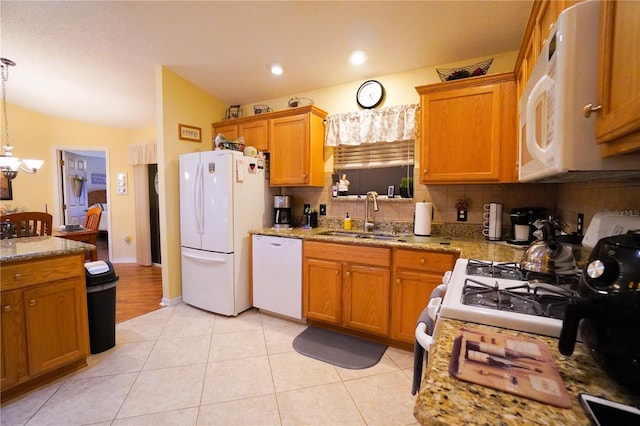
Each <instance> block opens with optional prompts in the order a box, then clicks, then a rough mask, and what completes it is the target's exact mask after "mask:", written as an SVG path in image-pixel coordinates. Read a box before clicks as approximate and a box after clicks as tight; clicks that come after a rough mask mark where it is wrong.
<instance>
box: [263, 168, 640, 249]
mask: <svg viewBox="0 0 640 426" xmlns="http://www.w3.org/2000/svg"><path fill="white" fill-rule="evenodd" d="M331 186H332V179H331V174H330V173H327V174H326V175H325V186H324V187H323V188H306V187H305V188H296V187H287V188H274V190H275V192H278V193H282V194H288V195H292V196H293V215H294V217H295V218H297V219H298V220H299V221H300V222H301V221H302V216H303V204H304V203H309V204H311V206H312V207H313V208H316V209H318V207H319V205H320V204H326V205H327V216H326V217H321V218H320V222H321V223H323V222H326V221H327V220H331V221H332V222H333V223H335V221H334V220H341V219H342V218H344V216H345V213H347V212H349V216H350V217H351V218H352V219H353V220H354V223H356V222H362V220H363V219H364V214H365V199H364V197H362V198H359V199H358V198H357V197H356V196H348V197H338V198H333V197H332V195H331ZM414 189H415V196H414V198H413V199H403V198H393V199H388V198H387V196H386V195H380V197H379V207H380V210H379V211H378V212H375V213H374V222H375V221H378V222H402V223H413V213H414V210H415V202H418V201H428V202H432V203H433V205H434V210H435V211H434V218H433V222H434V223H443V224H451V225H453V224H459V225H474V224H475V225H481V224H482V222H483V218H482V214H483V206H484V204H486V203H490V202H498V203H502V204H503V205H504V210H503V211H504V214H503V224H504V227H505V228H506V229H508V228H509V226H510V224H511V222H510V219H509V212H510V211H511V209H513V208H516V207H530V206H536V207H546V208H547V211H548V212H549V213H550V214H553V215H556V216H558V217H560V218H561V219H562V220H563V221H564V222H566V223H567V225H568V227H567V229H566V231H567V232H573V231H575V230H576V220H577V214H578V213H584V215H585V229H586V227H587V226H588V225H589V223H590V221H591V218H592V217H593V214H594V213H596V212H598V211H604V210H610V211H623V212H625V214H633V212H634V211H637V209H640V180H635V181H625V182H601V181H598V182H584V183H561V184H532V183H529V184H494V185H430V186H426V185H419V184H416V185H415V188H414ZM461 197H464V198H466V199H467V200H469V210H468V216H467V222H458V221H457V220H456V216H457V215H456V208H455V204H456V200H458V199H459V198H461ZM506 236H507V235H505V234H503V237H506Z"/></svg>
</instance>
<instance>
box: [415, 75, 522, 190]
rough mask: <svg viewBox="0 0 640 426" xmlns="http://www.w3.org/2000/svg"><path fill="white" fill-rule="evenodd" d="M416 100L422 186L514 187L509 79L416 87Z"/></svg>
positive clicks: (514, 148) (512, 108)
mask: <svg viewBox="0 0 640 426" xmlns="http://www.w3.org/2000/svg"><path fill="white" fill-rule="evenodd" d="M416 90H417V91H418V93H419V94H420V114H421V123H420V125H421V132H420V134H421V144H420V182H421V183H423V184H433V183H500V182H515V181H516V177H517V170H516V152H517V134H516V111H515V110H516V105H515V103H516V90H515V76H514V74H513V73H502V74H492V75H488V76H483V77H471V78H468V79H464V80H457V81H452V82H445V83H438V84H432V85H428V86H420V87H416Z"/></svg>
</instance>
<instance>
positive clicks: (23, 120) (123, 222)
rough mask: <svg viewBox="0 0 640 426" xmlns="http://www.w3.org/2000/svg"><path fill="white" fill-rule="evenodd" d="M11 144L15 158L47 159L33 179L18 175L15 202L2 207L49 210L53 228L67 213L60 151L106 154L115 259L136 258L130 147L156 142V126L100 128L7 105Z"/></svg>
mask: <svg viewBox="0 0 640 426" xmlns="http://www.w3.org/2000/svg"><path fill="white" fill-rule="evenodd" d="M7 108H8V111H7V113H8V118H9V140H10V142H11V144H12V145H14V147H15V149H14V155H15V156H17V157H20V158H38V159H41V160H44V161H45V163H44V165H43V166H42V168H41V169H40V170H39V171H38V172H37V173H36V174H34V175H30V174H26V173H22V172H21V173H19V174H18V177H16V178H15V179H14V180H13V182H12V185H13V200H11V201H3V202H2V205H3V206H7V205H9V206H11V207H20V208H25V209H27V210H36V211H44V210H45V206H46V208H47V209H48V211H49V213H51V214H52V215H53V219H54V226H55V227H57V226H59V225H60V224H61V223H62V213H61V212H62V210H61V207H60V203H59V191H58V187H57V185H56V183H57V182H58V178H57V173H58V171H57V167H56V164H57V161H56V151H57V150H58V149H81V150H87V149H89V150H91V149H96V150H101V151H105V152H106V155H107V157H106V161H107V164H106V166H107V174H108V176H109V182H108V185H107V189H108V191H109V201H110V207H109V210H110V214H111V234H112V239H111V246H112V247H111V248H112V258H113V259H114V260H118V259H127V260H131V259H135V240H133V241H132V242H131V243H130V244H127V243H125V241H124V240H123V238H122V237H123V236H125V235H130V236H135V224H134V222H133V221H132V220H131V214H130V212H132V211H133V210H134V207H133V206H134V203H133V200H134V197H135V192H134V190H133V187H134V185H133V181H132V179H133V170H132V168H131V167H130V166H128V165H127V159H128V149H129V145H130V144H132V143H137V142H145V141H148V140H153V139H155V127H154V126H151V127H147V128H144V129H140V130H136V131H131V130H123V129H116V128H110V127H105V126H97V125H93V124H87V123H83V122H80V121H74V120H65V119H60V118H54V117H49V116H46V115H43V114H39V113H37V112H34V111H31V110H28V109H25V108H22V107H19V106H16V105H12V104H8V105H7ZM117 172H126V173H127V174H128V177H129V180H130V181H129V194H128V195H117V194H116V192H115V188H116V182H115V175H116V173H117Z"/></svg>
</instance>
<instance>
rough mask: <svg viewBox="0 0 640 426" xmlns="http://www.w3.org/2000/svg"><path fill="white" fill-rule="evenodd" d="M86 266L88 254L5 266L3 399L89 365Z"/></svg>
mask: <svg viewBox="0 0 640 426" xmlns="http://www.w3.org/2000/svg"><path fill="white" fill-rule="evenodd" d="M83 265H84V254H83V253H79V254H73V255H68V256H64V257H52V258H49V259H39V260H35V261H25V262H16V263H6V264H3V265H2V270H1V274H2V293H1V295H2V354H1V358H2V362H1V365H2V374H1V379H0V380H1V381H0V388H1V390H2V397H3V399H5V398H7V397H11V396H15V395H17V394H19V393H22V392H24V391H26V390H28V389H30V388H32V387H34V386H35V385H37V384H40V383H43V382H46V381H48V380H50V379H52V378H54V377H56V374H57V375H58V376H59V375H62V374H64V373H66V372H68V371H72V370H73V369H77V368H80V367H82V366H85V365H86V357H87V355H88V353H89V334H88V317H87V299H86V288H85V272H84V266H83ZM53 269H55V271H56V273H54V274H48V273H47V271H51V270H53Z"/></svg>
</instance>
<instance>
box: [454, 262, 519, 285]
mask: <svg viewBox="0 0 640 426" xmlns="http://www.w3.org/2000/svg"><path fill="white" fill-rule="evenodd" d="M466 273H467V275H471V276H479V277H492V278H503V279H506V280H517V281H523V280H524V273H523V271H522V269H520V266H519V265H518V264H517V263H514V262H510V263H494V262H485V261H482V260H476V259H469V261H468V262H467V270H466Z"/></svg>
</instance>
